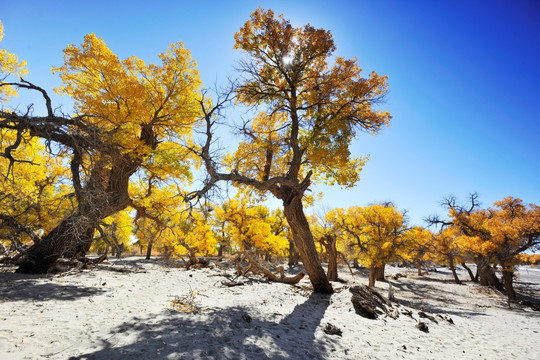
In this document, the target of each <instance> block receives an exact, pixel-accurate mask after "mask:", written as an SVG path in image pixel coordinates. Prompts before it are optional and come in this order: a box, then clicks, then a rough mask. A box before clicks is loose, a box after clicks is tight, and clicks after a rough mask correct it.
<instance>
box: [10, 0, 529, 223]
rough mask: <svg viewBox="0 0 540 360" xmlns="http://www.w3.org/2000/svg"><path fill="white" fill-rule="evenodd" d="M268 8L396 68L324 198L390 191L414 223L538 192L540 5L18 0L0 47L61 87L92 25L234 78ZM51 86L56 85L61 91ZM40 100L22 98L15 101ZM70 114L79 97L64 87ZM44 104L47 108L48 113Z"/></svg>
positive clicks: (368, 62) (382, 67) (118, 49)
mask: <svg viewBox="0 0 540 360" xmlns="http://www.w3.org/2000/svg"><path fill="white" fill-rule="evenodd" d="M258 6H262V7H264V8H272V9H274V11H275V12H276V13H283V14H284V15H285V17H286V18H288V19H290V20H291V22H292V24H293V25H294V26H302V25H304V24H306V23H311V24H312V25H313V26H315V27H322V28H325V29H327V30H330V31H331V32H332V34H333V35H334V40H335V42H336V45H337V51H336V55H339V56H345V57H347V58H350V57H357V58H358V61H359V63H360V65H361V67H362V68H363V69H364V70H365V71H366V73H368V72H370V71H372V70H375V71H377V72H378V73H379V74H386V75H388V76H389V84H390V93H389V94H388V96H387V98H386V103H385V104H383V105H382V106H381V108H383V109H385V110H388V111H390V112H391V113H392V115H393V120H392V125H391V127H390V128H388V129H385V130H384V131H382V133H381V134H380V135H377V136H373V137H371V136H368V135H361V136H359V137H358V139H357V141H356V142H355V143H354V145H353V148H352V150H353V153H354V154H357V155H365V154H370V161H369V162H368V164H367V165H366V166H365V168H364V170H363V172H362V181H361V182H360V183H359V184H358V186H357V187H356V188H354V189H351V190H342V189H340V188H339V187H338V188H333V189H329V188H324V187H317V190H319V191H323V192H324V193H325V197H324V199H323V200H322V201H321V202H320V203H319V204H320V206H324V207H326V208H333V207H348V206H352V205H366V204H368V203H372V202H378V201H387V200H391V201H394V202H395V203H396V205H397V206H398V207H399V208H400V209H407V211H408V215H409V217H410V220H411V223H413V224H418V225H422V219H423V218H424V217H426V216H427V215H430V214H433V213H439V214H444V210H443V209H442V208H441V207H440V206H439V202H440V201H441V200H442V198H443V197H445V196H447V195H449V194H453V195H455V196H457V197H458V198H460V199H465V198H466V197H467V195H468V194H469V193H470V192H475V191H476V192H478V193H479V195H480V200H481V201H482V203H483V205H484V206H489V205H491V204H492V203H493V202H494V201H497V200H500V199H502V198H503V197H505V196H508V195H512V196H514V197H519V198H521V199H523V200H524V201H525V202H531V203H536V204H539V203H540V185H539V184H540V156H539V155H540V140H539V139H540V91H539V88H538V83H539V82H540V2H539V1H536V0H529V1H525V0H515V1H499V0H490V1H475V0H470V1H461V0H457V1H398V0H396V1H384V0H383V1H360V0H358V1H339V0H334V1H314V0H312V1H299V0H297V1H253V0H251V1H204V0H200V1H190V2H187V1H158V0H155V1H153V2H148V1H135V0H132V1H111V0H109V1H92V2H86V1H84V2H83V1H26V0H18V1H8V0H0V20H1V21H2V23H3V24H4V27H5V37H4V40H3V41H2V43H0V46H1V47H2V48H4V49H7V50H9V51H10V52H13V53H15V54H17V55H18V56H19V58H21V59H24V60H26V61H28V68H29V70H30V75H29V76H28V79H29V80H30V81H32V82H34V83H35V84H38V85H40V86H42V87H44V88H46V89H52V88H53V87H54V86H57V85H59V80H58V78H57V77H55V76H53V75H52V74H51V72H50V67H51V66H53V65H55V66H58V65H61V64H62V49H64V48H65V47H66V45H67V44H71V43H75V44H80V43H81V42H82V40H83V36H84V35H85V34H87V33H90V32H94V33H96V34H97V35H98V36H100V37H103V38H104V40H105V42H106V43H107V45H108V46H109V47H110V48H111V49H112V50H113V51H114V52H115V53H117V54H118V55H119V56H120V57H127V56H131V55H136V56H138V57H140V58H142V59H144V60H145V61H156V59H157V54H158V53H160V52H162V51H164V50H165V49H166V47H167V46H168V45H169V44H170V43H173V42H177V41H183V42H184V43H185V44H186V47H187V48H189V49H190V50H191V51H192V55H193V57H194V58H195V59H196V60H197V62H198V64H199V69H200V72H201V76H202V79H203V82H204V83H205V84H206V85H208V86H211V85H213V84H214V83H215V82H217V83H220V82H225V81H226V77H227V76H228V75H234V69H233V68H234V65H235V61H236V60H237V59H238V58H239V57H240V56H241V54H240V53H239V52H238V51H235V50H233V44H234V39H233V34H234V32H235V31H237V30H238V29H239V28H240V26H242V25H243V23H244V22H245V21H246V20H247V19H248V18H249V16H250V14H251V12H253V11H254V10H255V9H256V8H257V7H258ZM51 92H52V91H51ZM27 101H35V99H31V98H26V97H24V96H21V97H19V98H18V99H17V100H16V101H15V102H14V103H13V105H20V106H21V107H22V106H25V105H26V102H27ZM54 101H55V103H56V104H57V105H63V106H64V110H65V111H66V112H69V110H70V109H69V106H70V101H69V99H66V98H58V97H55V98H54ZM39 110H40V107H39V106H36V111H39Z"/></svg>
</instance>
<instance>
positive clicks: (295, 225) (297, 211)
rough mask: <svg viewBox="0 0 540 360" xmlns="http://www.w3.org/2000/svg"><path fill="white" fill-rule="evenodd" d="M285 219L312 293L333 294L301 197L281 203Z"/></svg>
mask: <svg viewBox="0 0 540 360" xmlns="http://www.w3.org/2000/svg"><path fill="white" fill-rule="evenodd" d="M283 204H284V211H283V213H284V214H285V218H286V219H287V222H288V223H289V226H290V228H291V231H292V234H293V239H294V244H295V246H296V248H297V249H298V252H299V253H300V258H301V259H302V263H303V264H304V268H305V269H306V272H307V273H308V275H309V280H310V281H311V284H312V285H313V291H314V292H318V293H327V294H331V293H333V289H332V285H330V282H329V281H328V278H327V277H326V274H325V273H324V269H323V268H322V266H321V263H320V261H319V256H318V254H317V249H316V248H315V242H314V241H313V235H312V234H311V230H310V228H309V223H308V221H307V219H306V215H305V214H304V209H303V206H302V196H301V195H299V196H294V197H293V198H292V199H291V201H290V202H288V203H287V202H286V201H283Z"/></svg>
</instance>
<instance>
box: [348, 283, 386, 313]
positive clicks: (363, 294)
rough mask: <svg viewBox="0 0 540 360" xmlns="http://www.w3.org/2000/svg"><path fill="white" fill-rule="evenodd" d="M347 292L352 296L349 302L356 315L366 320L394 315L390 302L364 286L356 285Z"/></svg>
mask: <svg viewBox="0 0 540 360" xmlns="http://www.w3.org/2000/svg"><path fill="white" fill-rule="evenodd" d="M349 291H350V292H351V293H352V294H353V295H352V297H351V302H352V304H353V306H354V310H355V311H356V313H357V314H358V315H360V316H363V317H365V318H368V319H377V318H378V317H379V315H382V314H386V315H389V316H390V315H392V316H393V315H394V312H393V307H392V304H391V303H390V301H388V300H386V299H385V298H384V297H383V296H382V295H381V294H379V292H377V291H376V290H374V289H372V288H369V287H368V286H365V285H358V286H353V287H351V288H350V289H349Z"/></svg>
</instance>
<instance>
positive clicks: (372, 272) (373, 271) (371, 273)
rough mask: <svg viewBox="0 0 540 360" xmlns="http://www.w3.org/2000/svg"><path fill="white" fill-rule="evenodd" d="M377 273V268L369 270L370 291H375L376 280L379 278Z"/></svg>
mask: <svg viewBox="0 0 540 360" xmlns="http://www.w3.org/2000/svg"><path fill="white" fill-rule="evenodd" d="M376 272H377V267H375V266H372V267H370V268H369V277H368V287H369V288H370V289H373V287H374V286H375V280H376V278H377V276H376Z"/></svg>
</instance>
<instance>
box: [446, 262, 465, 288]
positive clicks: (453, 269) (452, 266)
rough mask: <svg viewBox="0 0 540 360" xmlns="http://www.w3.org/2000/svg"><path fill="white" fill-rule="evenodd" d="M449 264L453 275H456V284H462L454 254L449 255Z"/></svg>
mask: <svg viewBox="0 0 540 360" xmlns="http://www.w3.org/2000/svg"><path fill="white" fill-rule="evenodd" d="M448 264H449V266H450V270H451V271H452V275H453V276H454V282H455V283H456V284H459V285H461V284H462V283H461V280H459V277H458V274H457V272H456V266H455V265H454V257H453V256H452V255H448Z"/></svg>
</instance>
